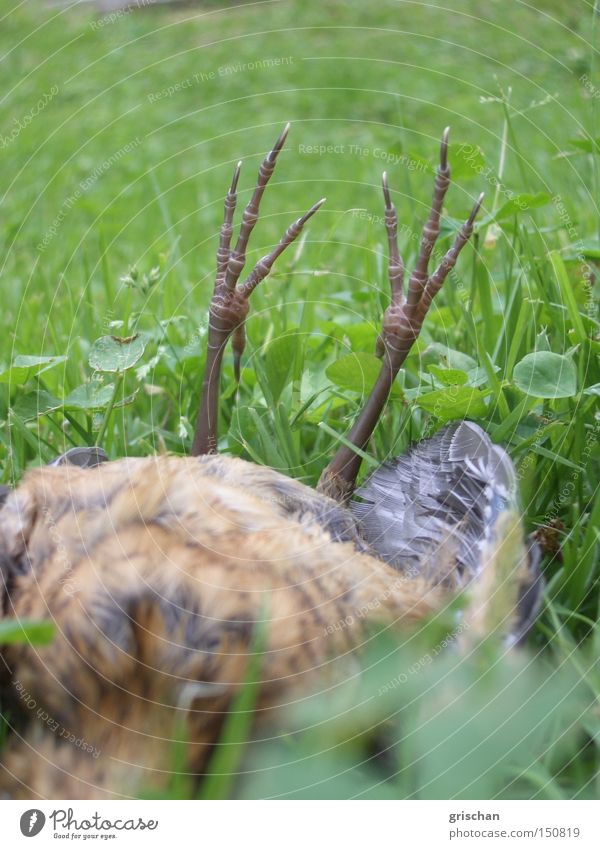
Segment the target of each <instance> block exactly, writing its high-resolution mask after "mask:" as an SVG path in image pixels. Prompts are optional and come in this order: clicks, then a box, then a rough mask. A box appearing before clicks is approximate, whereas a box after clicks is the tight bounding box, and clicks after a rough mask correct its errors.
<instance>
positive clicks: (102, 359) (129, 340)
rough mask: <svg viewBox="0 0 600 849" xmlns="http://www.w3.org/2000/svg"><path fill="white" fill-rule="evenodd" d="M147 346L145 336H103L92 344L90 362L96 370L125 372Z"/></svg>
mask: <svg viewBox="0 0 600 849" xmlns="http://www.w3.org/2000/svg"><path fill="white" fill-rule="evenodd" d="M145 348H146V340H145V338H144V336H142V335H141V334H139V333H137V334H136V335H135V336H128V337H126V338H123V337H121V336H101V337H100V338H99V339H96V341H95V342H94V344H93V345H92V349H91V351H90V355H89V358H88V362H89V364H90V366H91V368H93V369H95V370H96V371H108V372H123V371H127V369H130V368H132V367H133V366H134V365H135V364H136V363H137V361H138V360H139V359H140V358H141V357H142V355H143V353H144V350H145Z"/></svg>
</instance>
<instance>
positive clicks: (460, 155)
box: [448, 143, 485, 180]
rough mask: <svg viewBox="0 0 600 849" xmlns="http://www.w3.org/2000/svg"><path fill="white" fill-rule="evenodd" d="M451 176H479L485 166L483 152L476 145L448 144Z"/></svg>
mask: <svg viewBox="0 0 600 849" xmlns="http://www.w3.org/2000/svg"><path fill="white" fill-rule="evenodd" d="M448 159H449V160H450V164H451V166H452V178H453V179H454V180H457V179H458V180H460V179H461V178H462V177H479V175H480V174H481V170H482V169H483V168H484V166H485V154H484V153H483V151H482V149H481V148H480V147H479V146H478V145H474V144H459V143H454V144H450V145H448Z"/></svg>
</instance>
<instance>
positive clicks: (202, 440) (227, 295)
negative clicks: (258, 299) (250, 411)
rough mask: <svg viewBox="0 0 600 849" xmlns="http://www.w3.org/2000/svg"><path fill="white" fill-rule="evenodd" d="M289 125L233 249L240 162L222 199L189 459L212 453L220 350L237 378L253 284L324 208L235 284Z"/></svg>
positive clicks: (268, 160) (263, 169) (263, 171)
mask: <svg viewBox="0 0 600 849" xmlns="http://www.w3.org/2000/svg"><path fill="white" fill-rule="evenodd" d="M288 131H289V124H288V125H287V126H286V127H285V128H284V130H283V132H282V133H281V135H280V136H279V138H278V139H277V141H276V143H275V146H274V147H273V150H271V151H270V153H268V154H267V156H266V157H265V159H264V160H263V163H262V165H261V166H260V170H259V172H258V180H257V183H256V188H255V189H254V192H253V194H252V197H251V199H250V201H249V203H248V205H247V207H246V209H245V210H244V214H243V216H242V222H241V225H240V234H239V237H238V240H237V243H236V245H235V247H234V248H233V249H232V248H231V237H232V233H233V215H234V212H235V206H236V201H237V184H238V179H239V175H240V168H241V162H238V164H237V165H236V168H235V171H234V174H233V180H232V182H231V187H230V189H229V191H228V193H227V196H226V198H225V215H224V219H223V224H222V226H221V234H220V239H219V247H218V250H217V274H216V278H215V286H214V291H213V296H212V300H211V302H210V309H209V323H208V344H207V351H206V369H205V372H204V382H203V384H202V398H201V402H200V409H199V412H198V420H197V422H196V433H195V436H194V441H193V444H192V455H194V456H196V455H198V454H212V453H215V452H216V450H217V442H218V431H217V428H218V413H219V385H220V376H221V363H222V360H223V353H224V351H225V346H226V345H227V342H228V340H229V337H230V336H232V345H233V354H234V369H235V374H236V379H239V371H240V359H241V356H242V353H243V351H244V347H245V344H246V336H245V332H244V322H245V320H246V316H247V315H248V300H249V298H250V295H251V294H252V292H253V291H254V289H256V287H257V286H258V284H259V283H260V282H261V281H262V280H264V279H265V277H266V276H267V274H268V273H269V272H270V270H271V268H272V267H273V264H274V262H275V260H276V259H277V257H278V256H279V255H280V254H282V253H283V251H284V250H285V249H286V248H287V247H288V246H289V245H291V244H292V242H293V241H294V240H295V239H296V238H297V237H298V236H299V235H300V232H301V231H302V228H303V227H304V225H305V224H306V222H307V221H308V219H309V218H310V217H311V216H312V215H314V214H315V212H316V211H317V210H318V209H319V207H320V206H321V205H322V204H323V203H324V200H325V199H324V198H323V199H322V200H320V201H319V202H318V203H316V204H315V205H314V206H312V207H311V208H310V209H309V210H308V212H307V213H306V214H305V215H303V216H302V217H301V218H298V219H297V220H296V221H294V223H293V224H291V225H290V227H288V229H287V230H286V232H285V234H284V235H283V237H282V238H281V240H280V241H279V243H278V244H277V245H276V247H275V248H274V249H273V250H272V251H271V252H270V253H269V254H267V255H266V256H264V257H262V259H260V260H259V261H258V262H257V263H256V265H255V266H254V268H253V269H252V271H251V272H250V274H249V276H248V277H247V279H246V280H245V281H244V282H243V283H241V284H240V285H238V280H239V278H240V275H241V273H242V271H243V268H244V265H245V263H246V249H247V246H248V240H249V239H250V235H251V233H252V230H253V229H254V225H255V224H256V222H257V220H258V215H259V208H260V202H261V199H262V196H263V194H264V191H265V188H266V186H267V183H268V182H269V180H270V178H271V175H272V174H273V171H274V169H275V164H276V162H277V157H278V155H279V152H280V151H281V148H282V147H283V145H284V143H285V140H286V138H287V134H288Z"/></svg>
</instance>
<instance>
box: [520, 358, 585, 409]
mask: <svg viewBox="0 0 600 849" xmlns="http://www.w3.org/2000/svg"><path fill="white" fill-rule="evenodd" d="M513 380H514V382H515V384H516V385H517V386H518V387H519V389H521V390H522V391H523V392H525V393H526V394H527V395H534V396H535V397H536V398H570V397H571V396H572V395H575V394H576V393H577V372H576V370H575V365H574V363H573V361H572V360H571V359H569V357H565V356H564V355H562V354H554V353H552V351H535V352H534V353H533V354H527V356H525V357H523V359H522V360H521V361H520V362H518V363H517V364H516V366H515V369H514V372H513Z"/></svg>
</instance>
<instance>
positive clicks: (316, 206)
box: [299, 198, 327, 227]
mask: <svg viewBox="0 0 600 849" xmlns="http://www.w3.org/2000/svg"><path fill="white" fill-rule="evenodd" d="M326 200H327V198H321V200H318V201H317V202H316V203H315V204H313V205H312V206H311V208H310V209H309V210H308V212H305V213H304V215H303V216H302V217H301V218H300V219H299V225H300V226H301V227H304V225H305V224H306V222H307V221H308V219H309V218H312V217H313V215H314V214H315V212H318V210H319V209H321V207H322V206H323V204H324V203H325V201H326Z"/></svg>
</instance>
